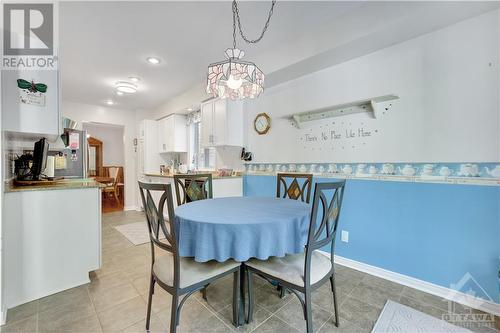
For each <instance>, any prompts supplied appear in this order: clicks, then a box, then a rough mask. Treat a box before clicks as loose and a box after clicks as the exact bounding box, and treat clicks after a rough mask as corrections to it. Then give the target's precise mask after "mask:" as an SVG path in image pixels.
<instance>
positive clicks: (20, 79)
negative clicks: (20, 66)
mask: <svg viewBox="0 0 500 333" xmlns="http://www.w3.org/2000/svg"><path fill="white" fill-rule="evenodd" d="M33 84H34V85H35V88H30V85H33ZM36 87H40V88H38V90H36V89H37V88H36ZM1 101H2V129H3V130H5V131H8V132H15V133H19V134H21V135H22V134H37V135H40V136H47V137H54V138H55V137H58V136H59V135H60V134H61V128H60V127H61V124H60V118H59V72H58V71H56V70H5V71H2V97H1Z"/></svg>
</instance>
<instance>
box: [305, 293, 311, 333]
mask: <svg viewBox="0 0 500 333" xmlns="http://www.w3.org/2000/svg"><path fill="white" fill-rule="evenodd" d="M304 295H305V305H306V306H305V312H306V328H307V333H313V322H312V303H311V296H312V295H311V292H310V291H309V290H307V289H306V292H305V294H304Z"/></svg>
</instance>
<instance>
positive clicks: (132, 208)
mask: <svg viewBox="0 0 500 333" xmlns="http://www.w3.org/2000/svg"><path fill="white" fill-rule="evenodd" d="M123 210H138V209H137V206H125V207H123Z"/></svg>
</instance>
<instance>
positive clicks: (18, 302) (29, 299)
mask: <svg viewBox="0 0 500 333" xmlns="http://www.w3.org/2000/svg"><path fill="white" fill-rule="evenodd" d="M89 283H90V278H89V277H88V276H87V277H85V278H83V279H82V280H78V281H77V282H73V283H71V284H68V285H65V286H62V287H59V288H54V289H51V290H50V291H44V292H43V293H38V294H36V295H31V296H30V297H27V298H23V299H17V300H16V301H15V302H12V303H10V304H6V305H5V309H4V311H5V315H7V311H8V310H9V309H12V308H15V307H16V306H19V305H23V304H26V303H29V302H32V301H36V300H38V299H41V298H43V297H46V296H50V295H54V294H57V293H60V292H62V291H65V290H68V289H72V288H76V287H79V286H82V285H84V284H89ZM2 315H3V313H2Z"/></svg>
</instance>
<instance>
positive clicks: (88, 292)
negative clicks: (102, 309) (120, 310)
mask: <svg viewBox="0 0 500 333" xmlns="http://www.w3.org/2000/svg"><path fill="white" fill-rule="evenodd" d="M90 283H92V281H91V282H90ZM85 290H87V296H88V297H89V300H90V303H91V304H92V309H93V310H94V314H95V316H96V317H97V321H98V322H99V327H100V328H101V332H104V330H103V328H102V324H101V318H99V315H98V314H97V310H96V308H95V304H94V300H93V299H92V296H91V295H90V291H89V288H88V286H87V287H86V288H85Z"/></svg>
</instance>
